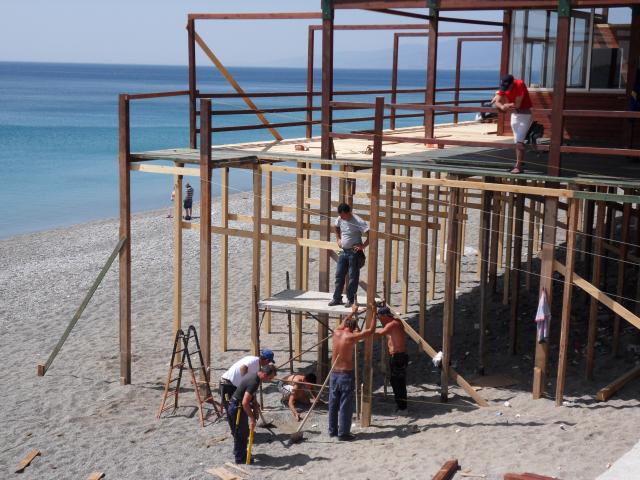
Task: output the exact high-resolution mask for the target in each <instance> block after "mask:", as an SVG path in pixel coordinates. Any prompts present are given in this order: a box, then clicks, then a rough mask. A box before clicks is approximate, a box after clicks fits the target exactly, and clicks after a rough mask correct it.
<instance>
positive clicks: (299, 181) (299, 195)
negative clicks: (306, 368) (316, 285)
mask: <svg viewBox="0 0 640 480" xmlns="http://www.w3.org/2000/svg"><path fill="white" fill-rule="evenodd" d="M298 166H300V164H298ZM304 197H305V192H304V175H296V205H297V206H298V210H297V211H296V237H297V238H305V231H304V215H303V214H304V208H305V205H304ZM295 254H296V289H297V290H303V278H302V277H303V272H302V270H303V260H304V258H303V257H304V252H303V247H302V245H296V250H295ZM295 332H296V334H295V351H296V354H298V353H300V352H302V315H301V314H299V313H297V314H296V316H295Z"/></svg>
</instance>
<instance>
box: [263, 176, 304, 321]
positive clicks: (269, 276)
mask: <svg viewBox="0 0 640 480" xmlns="http://www.w3.org/2000/svg"><path fill="white" fill-rule="evenodd" d="M265 197H266V198H265V200H266V205H265V210H266V211H265V213H266V216H267V220H268V223H267V233H268V234H269V236H271V234H272V233H273V226H272V225H271V219H272V218H273V213H272V212H273V172H267V178H266V179H265ZM298 205H300V204H299V203H298ZM299 211H300V209H299V208H298V210H297V212H299ZM297 212H296V218H297V217H298V213H297ZM296 237H297V238H299V237H298V235H297V231H296ZM269 238H271V237H269ZM272 247H273V243H272V242H271V240H267V241H266V242H265V245H264V296H265V297H267V298H269V297H271V293H272V286H273V272H272V269H273V253H272V250H273V248H272ZM297 263H298V255H297V254H296V272H297V266H298V265H297ZM297 281H298V280H297V278H296V282H297ZM264 323H265V331H266V332H267V333H271V311H269V310H268V311H267V312H265V316H264Z"/></svg>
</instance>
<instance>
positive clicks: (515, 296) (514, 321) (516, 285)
mask: <svg viewBox="0 0 640 480" xmlns="http://www.w3.org/2000/svg"><path fill="white" fill-rule="evenodd" d="M515 204H516V211H515V231H514V234H513V271H512V272H511V326H510V329H509V331H510V335H509V340H510V343H509V351H510V352H511V355H515V354H516V349H517V345H518V313H519V312H518V306H519V304H520V270H521V268H522V235H523V230H524V225H523V224H524V218H523V217H524V195H523V194H522V193H518V194H517V196H516V199H515ZM505 290H506V287H505Z"/></svg>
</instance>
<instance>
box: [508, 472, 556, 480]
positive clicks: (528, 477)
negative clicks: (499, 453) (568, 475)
mask: <svg viewBox="0 0 640 480" xmlns="http://www.w3.org/2000/svg"><path fill="white" fill-rule="evenodd" d="M504 480H558V479H557V478H556V477H547V476H545V475H538V474H536V473H505V474H504Z"/></svg>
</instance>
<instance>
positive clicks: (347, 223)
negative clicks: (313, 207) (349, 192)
mask: <svg viewBox="0 0 640 480" xmlns="http://www.w3.org/2000/svg"><path fill="white" fill-rule="evenodd" d="M338 215H339V216H338V218H337V219H336V221H335V225H334V227H335V232H336V239H337V240H338V246H339V247H340V248H341V249H342V251H341V252H340V256H339V257H338V265H337V267H336V283H335V290H334V292H333V299H332V300H331V301H330V302H329V306H333V305H341V304H342V289H343V288H344V281H345V278H346V276H347V272H348V273H349V284H348V285H347V303H346V305H345V307H347V308H350V307H351V306H352V305H353V304H354V303H355V301H356V292H357V291H358V282H359V281H360V261H359V260H360V258H359V257H362V256H363V255H364V254H363V253H361V252H363V251H364V249H365V248H366V247H367V245H369V238H368V235H367V239H366V240H365V241H364V242H363V241H362V236H363V235H364V234H367V233H368V232H369V225H367V222H365V221H364V220H362V219H361V218H360V217H358V216H357V215H354V214H353V213H351V207H350V206H349V205H347V204H346V203H341V204H340V205H338Z"/></svg>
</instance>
